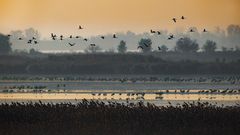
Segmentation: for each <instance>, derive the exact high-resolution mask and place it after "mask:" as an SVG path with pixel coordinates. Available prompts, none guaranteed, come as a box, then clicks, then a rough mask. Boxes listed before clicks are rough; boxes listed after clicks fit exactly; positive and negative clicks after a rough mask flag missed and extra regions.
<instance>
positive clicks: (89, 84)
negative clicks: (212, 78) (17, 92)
mask: <svg viewBox="0 0 240 135" xmlns="http://www.w3.org/2000/svg"><path fill="white" fill-rule="evenodd" d="M21 85H25V86H47V89H65V90H167V89H170V90H175V89H185V90H187V89H198V90H200V89H202V90H207V89H239V88H240V84H230V83H176V82H170V83H167V82H136V83H131V82H124V83H121V82H117V81H116V82H114V81H112V82H106V81H102V82H97V81H77V82H67V81H66V82H64V81H59V82H0V89H1V88H2V89H3V88H4V87H5V86H21ZM62 85H65V87H63V86H62Z"/></svg>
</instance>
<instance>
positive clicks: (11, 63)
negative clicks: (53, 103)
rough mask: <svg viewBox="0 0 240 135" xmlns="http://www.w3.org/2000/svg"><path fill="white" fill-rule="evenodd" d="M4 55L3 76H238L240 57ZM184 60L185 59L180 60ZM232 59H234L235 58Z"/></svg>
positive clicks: (0, 65) (1, 62)
mask: <svg viewBox="0 0 240 135" xmlns="http://www.w3.org/2000/svg"><path fill="white" fill-rule="evenodd" d="M226 54H227V53H224V54H218V53H216V54H215V55H208V56H211V57H210V59H212V58H213V57H216V59H214V58H213V60H212V61H202V60H199V61H198V60H197V59H192V58H194V56H195V55H196V56H195V57H197V58H198V59H201V58H206V56H205V54H204V53H203V54H201V53H200V54H195V53H190V54H184V53H177V54H176V53H174V54H171V53H167V54H166V55H165V57H172V58H170V59H168V58H164V59H162V58H161V57H164V55H158V54H157V53H156V54H135V53H133V54H104V53H100V54H64V55H54V54H52V55H44V56H43V57H30V56H21V55H1V56H0V73H1V74H239V73H240V70H239V69H240V60H239V59H238V58H239V53H229V54H228V55H226ZM179 57H182V59H179ZM232 57H233V58H232Z"/></svg>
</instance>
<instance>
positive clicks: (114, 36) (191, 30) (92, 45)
mask: <svg viewBox="0 0 240 135" xmlns="http://www.w3.org/2000/svg"><path fill="white" fill-rule="evenodd" d="M185 19H186V17H185V16H182V17H181V18H180V20H185ZM177 20H178V19H177V18H172V21H173V22H174V23H177ZM78 29H79V30H82V29H84V28H83V27H82V26H81V25H79V26H78ZM189 32H191V33H193V32H195V31H194V29H190V31H189ZM202 32H204V33H205V32H208V31H207V30H206V29H203V31H202ZM150 33H151V34H157V35H161V34H162V33H161V32H160V31H155V30H152V29H151V30H150ZM11 36H12V35H10V34H9V35H8V37H11ZM66 38H69V39H73V38H75V39H79V38H80V36H73V35H70V36H69V37H66ZM100 38H101V39H102V40H104V39H105V36H100ZM112 38H113V39H117V38H118V37H117V35H116V34H113V35H112ZM174 38H175V37H174V35H173V34H171V35H169V37H168V38H167V39H168V40H172V39H174ZM51 39H52V40H54V41H55V40H60V41H62V40H64V36H63V35H60V36H59V39H58V36H57V35H56V34H53V33H51ZM17 40H23V38H22V37H19V38H17ZM83 41H85V42H88V39H87V38H84V39H83ZM38 43H39V42H38V41H37V38H36V37H32V38H31V39H28V40H27V44H38ZM68 45H69V46H71V47H72V46H75V45H76V43H71V42H68ZM90 46H91V47H95V46H96V44H93V43H91V44H90ZM144 46H145V47H150V46H149V45H148V44H146V43H144ZM138 49H142V50H143V49H144V47H143V46H141V45H139V46H138ZM158 50H161V47H159V46H158Z"/></svg>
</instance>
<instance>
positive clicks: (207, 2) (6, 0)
mask: <svg viewBox="0 0 240 135" xmlns="http://www.w3.org/2000/svg"><path fill="white" fill-rule="evenodd" d="M182 15H183V16H186V18H187V19H186V20H184V21H180V20H178V23H176V24H174V23H173V22H172V20H171V19H172V18H173V17H176V18H180V17H181V16H182ZM229 24H240V0H0V33H6V34H7V33H9V32H10V31H11V30H18V29H20V30H24V29H26V28H29V27H33V28H35V29H37V30H39V32H40V33H41V34H42V36H43V37H47V36H49V33H51V32H54V33H59V34H60V33H67V34H74V33H78V34H82V35H84V36H91V35H98V34H107V33H114V32H125V31H128V30H130V31H133V32H136V33H141V32H146V31H149V29H162V30H169V31H171V30H175V29H182V28H187V27H192V26H196V27H198V28H199V29H203V28H206V29H214V28H215V27H216V26H219V27H221V28H226V27H227V26H228V25H229ZM78 25H82V26H83V27H84V30H82V31H79V30H78Z"/></svg>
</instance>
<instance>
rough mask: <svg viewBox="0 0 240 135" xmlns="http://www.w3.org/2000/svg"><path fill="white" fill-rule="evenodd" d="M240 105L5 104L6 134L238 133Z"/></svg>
mask: <svg viewBox="0 0 240 135" xmlns="http://www.w3.org/2000/svg"><path fill="white" fill-rule="evenodd" d="M239 113H240V106H239V105H235V106H229V107H218V106H215V105H211V104H209V103H207V102H206V103H200V102H197V103H184V104H182V105H178V106H175V107H174V106H172V105H171V104H170V103H169V105H168V106H166V107H161V106H160V107H159V106H155V105H154V104H150V103H147V104H144V103H143V102H139V103H135V104H134V103H128V104H126V103H117V102H108V103H104V102H101V101H87V100H82V101H81V102H79V103H78V104H71V103H57V104H51V103H45V104H43V103H41V101H40V102H39V103H31V102H30V103H11V104H1V105H0V134H4V135H32V134H34V135H78V134H80V135H113V134H114V135H159V134H161V135H169V134H171V135H182V134H184V135H193V134H201V135H213V134H214V135H226V134H227V135H237V134H240V124H239V123H240V115H239Z"/></svg>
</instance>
